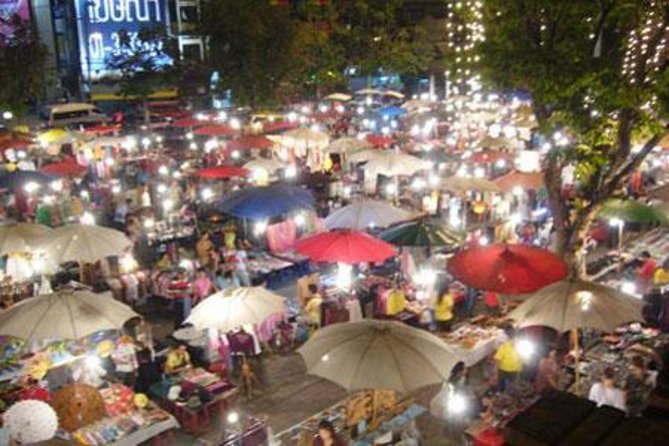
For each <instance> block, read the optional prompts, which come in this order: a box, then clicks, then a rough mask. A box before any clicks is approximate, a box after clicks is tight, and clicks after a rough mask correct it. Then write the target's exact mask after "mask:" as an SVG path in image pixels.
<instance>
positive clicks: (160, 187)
mask: <svg viewBox="0 0 669 446" xmlns="http://www.w3.org/2000/svg"><path fill="white" fill-rule="evenodd" d="M156 190H157V191H158V193H159V194H164V193H166V192H167V186H166V185H164V184H159V185H158V186H156Z"/></svg>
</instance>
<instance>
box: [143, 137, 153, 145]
mask: <svg viewBox="0 0 669 446" xmlns="http://www.w3.org/2000/svg"><path fill="white" fill-rule="evenodd" d="M142 145H143V146H144V147H149V146H150V145H151V139H150V138H146V137H144V138H142Z"/></svg>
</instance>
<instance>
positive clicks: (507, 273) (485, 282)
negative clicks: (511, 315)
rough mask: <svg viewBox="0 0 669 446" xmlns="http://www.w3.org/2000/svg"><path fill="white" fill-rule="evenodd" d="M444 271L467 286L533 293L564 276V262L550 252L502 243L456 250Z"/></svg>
mask: <svg viewBox="0 0 669 446" xmlns="http://www.w3.org/2000/svg"><path fill="white" fill-rule="evenodd" d="M448 270H449V272H450V273H451V274H453V276H455V278H456V279H458V280H460V281H461V282H462V283H464V284H465V285H467V286H469V287H472V288H476V289H478V290H484V291H494V292H496V293H502V294H524V293H533V292H535V291H537V290H539V289H541V288H543V287H545V286H546V285H549V284H551V283H554V282H557V281H558V280H562V279H564V278H565V277H566V276H567V265H566V264H565V262H564V261H563V260H562V259H561V258H560V257H558V256H556V255H555V254H553V253H552V252H550V251H547V250H545V249H541V248H536V247H532V246H525V245H507V244H503V243H499V244H495V245H490V246H486V247H477V248H470V249H466V250H463V251H460V252H458V253H457V254H456V255H455V256H453V258H452V259H450V260H449V262H448Z"/></svg>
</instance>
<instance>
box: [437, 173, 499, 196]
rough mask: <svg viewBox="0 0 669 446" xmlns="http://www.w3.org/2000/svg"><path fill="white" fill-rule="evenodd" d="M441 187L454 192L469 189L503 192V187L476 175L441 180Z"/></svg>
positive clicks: (461, 192)
mask: <svg viewBox="0 0 669 446" xmlns="http://www.w3.org/2000/svg"><path fill="white" fill-rule="evenodd" d="M441 188H442V189H444V190H447V191H449V192H452V193H454V194H463V193H466V192H469V191H476V192H502V189H501V188H500V187H499V186H498V185H497V184H495V183H494V182H492V181H490V180H486V179H485V178H476V177H460V176H452V177H448V178H444V179H443V180H442V181H441Z"/></svg>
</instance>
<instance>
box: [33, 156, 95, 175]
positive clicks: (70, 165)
mask: <svg viewBox="0 0 669 446" xmlns="http://www.w3.org/2000/svg"><path fill="white" fill-rule="evenodd" d="M40 171H41V172H42V173H46V174H49V175H57V176H63V177H66V176H69V175H72V176H81V175H83V174H85V173H86V167H85V166H82V165H81V164H77V163H76V162H75V161H74V160H72V159H69V160H65V161H61V162H59V163H53V164H47V165H46V166H44V167H42V168H41V169H40Z"/></svg>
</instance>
